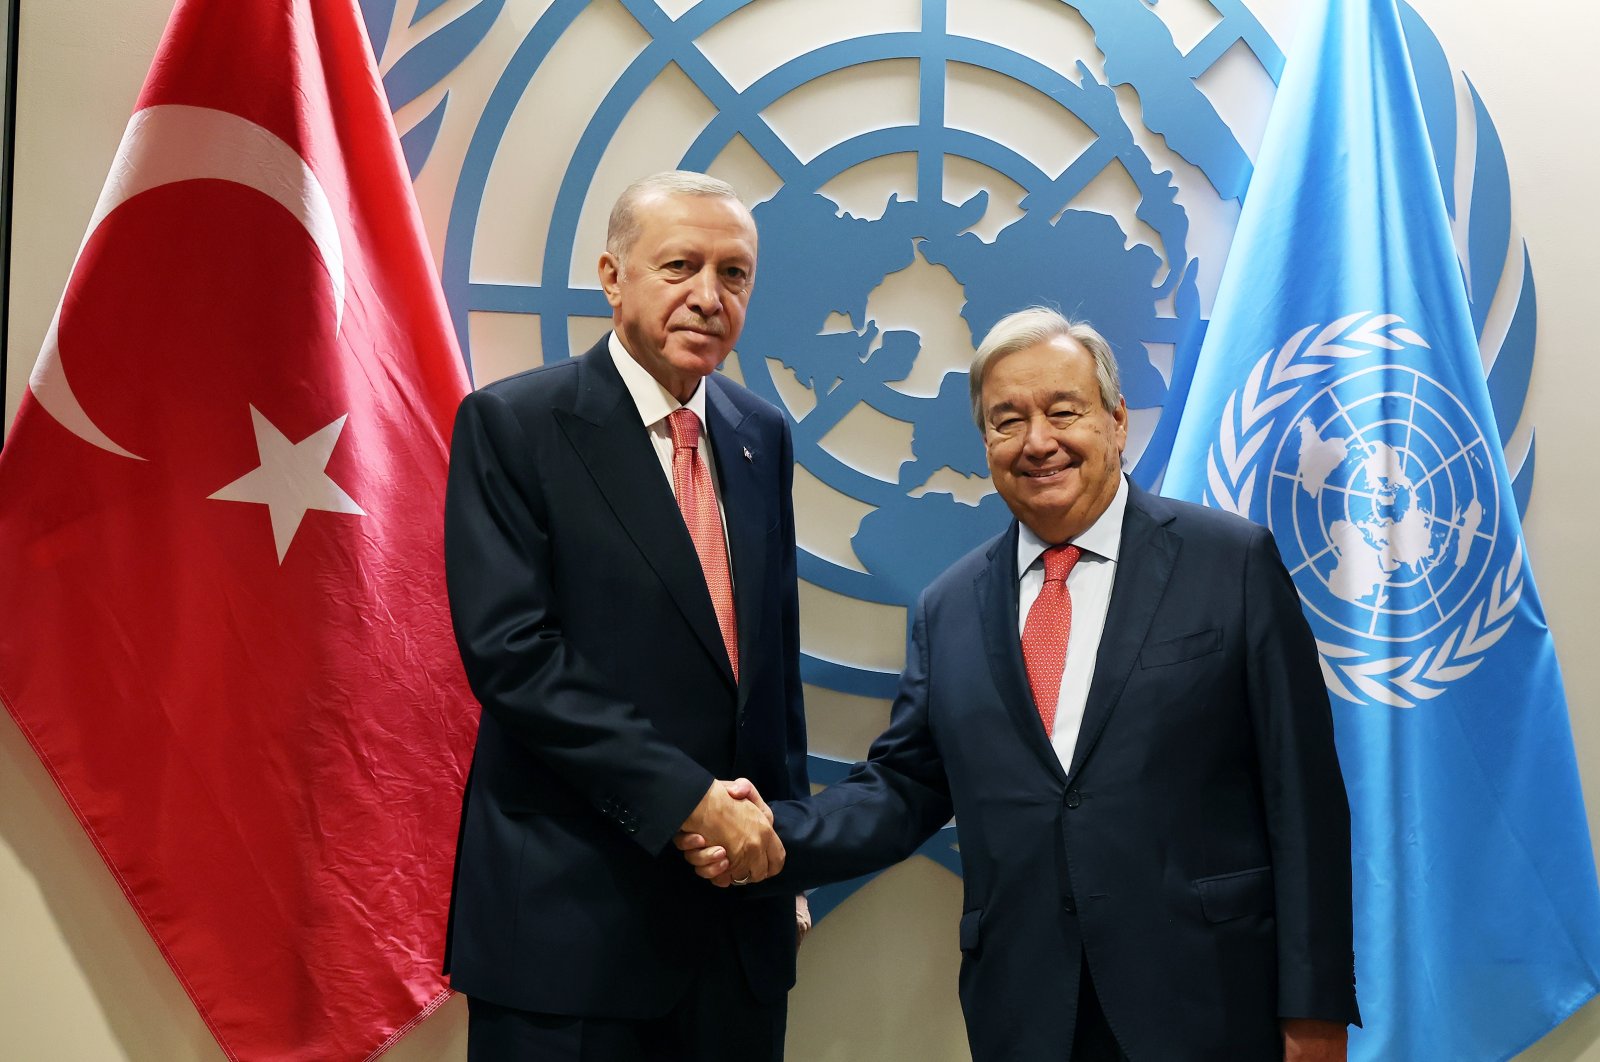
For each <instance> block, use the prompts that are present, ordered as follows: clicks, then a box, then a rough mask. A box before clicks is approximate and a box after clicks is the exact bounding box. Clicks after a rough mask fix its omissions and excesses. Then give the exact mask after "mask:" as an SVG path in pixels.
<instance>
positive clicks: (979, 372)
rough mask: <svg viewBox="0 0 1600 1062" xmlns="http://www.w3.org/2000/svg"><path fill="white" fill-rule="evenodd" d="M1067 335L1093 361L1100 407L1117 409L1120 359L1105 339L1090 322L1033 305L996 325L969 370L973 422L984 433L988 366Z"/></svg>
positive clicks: (1119, 386) (980, 347)
mask: <svg viewBox="0 0 1600 1062" xmlns="http://www.w3.org/2000/svg"><path fill="white" fill-rule="evenodd" d="M1062 336H1065V337H1066V338H1068V339H1071V340H1073V341H1074V342H1076V343H1077V344H1078V345H1079V346H1081V347H1082V348H1083V349H1084V350H1086V351H1088V352H1089V356H1090V357H1092V358H1093V359H1094V375H1095V380H1096V381H1097V382H1098V383H1099V384H1100V404H1101V405H1103V406H1105V408H1106V409H1115V408H1116V406H1117V402H1118V401H1119V400H1120V399H1121V398H1122V381H1121V378H1120V376H1119V374H1118V373H1117V356H1116V355H1115V354H1113V353H1112V352H1111V344H1110V343H1107V342H1106V337H1105V336H1103V335H1101V334H1100V333H1099V332H1097V331H1095V328H1094V326H1093V325H1091V324H1090V323H1089V322H1087V321H1075V320H1072V319H1071V318H1068V317H1065V316H1063V315H1062V314H1061V313H1059V312H1058V311H1056V310H1052V309H1050V308H1049V307H1048V306H1030V307H1028V308H1027V309H1026V310H1018V311H1017V312H1016V313H1010V314H1007V315H1006V316H1004V317H1002V318H1000V320H999V321H996V322H995V326H994V327H993V328H991V329H989V334H988V335H986V336H984V337H983V342H982V343H979V344H978V352H977V353H976V354H974V355H973V356H972V365H971V366H970V367H969V368H968V370H967V377H968V384H969V385H970V386H971V388H972V420H973V422H974V423H976V424H977V425H978V430H979V431H980V432H981V431H983V430H984V429H985V428H986V427H987V426H988V425H986V424H985V423H984V421H983V377H984V374H985V373H987V372H988V371H989V366H990V365H991V364H993V363H994V361H995V360H996V359H998V358H1003V357H1005V356H1006V355H1007V354H1015V353H1016V352H1017V351H1019V350H1026V349H1027V348H1029V347H1034V346H1038V345H1039V344H1040V343H1048V342H1050V341H1051V340H1052V339H1059V338H1061V337H1062Z"/></svg>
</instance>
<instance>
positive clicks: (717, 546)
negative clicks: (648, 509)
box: [667, 409, 739, 682]
mask: <svg viewBox="0 0 1600 1062" xmlns="http://www.w3.org/2000/svg"><path fill="white" fill-rule="evenodd" d="M667 427H668V428H670V429H671V430H672V489H673V492H674V493H676V494H677V496H678V508H679V509H681V510H683V522H684V523H685V524H686V525H688V528H689V537H690V538H691V539H693V540H694V551H695V552H696V553H698V554H699V555H700V567H701V569H702V570H703V571H704V572H705V576H706V588H707V589H708V590H710V591H711V607H712V608H714V609H716V612H717V626H718V627H721V628H722V644H723V645H725V646H727V648H728V663H729V664H731V665H732V666H733V680H734V681H735V682H738V681H739V628H738V626H737V624H736V623H735V619H734V614H733V577H732V576H731V575H729V573H728V544H727V541H726V539H725V538H724V537H723V534H722V516H721V514H720V513H719V512H718V510H717V494H716V491H715V490H713V489H712V487H711V475H710V473H709V472H707V471H706V465H705V462H704V461H702V460H700V418H699V417H697V416H695V415H694V411H693V410H691V409H675V410H673V411H672V412H671V413H669V414H667Z"/></svg>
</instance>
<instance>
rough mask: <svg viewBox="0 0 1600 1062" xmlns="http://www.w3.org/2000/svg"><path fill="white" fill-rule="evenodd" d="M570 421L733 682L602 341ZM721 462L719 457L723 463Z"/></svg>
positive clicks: (694, 568)
mask: <svg viewBox="0 0 1600 1062" xmlns="http://www.w3.org/2000/svg"><path fill="white" fill-rule="evenodd" d="M578 371H579V378H578V398H577V401H576V402H575V403H574V405H573V410H572V415H571V416H563V415H561V414H560V413H558V414H557V419H558V420H559V422H560V424H561V428H562V430H563V431H564V432H565V433H566V436H567V439H568V441H569V442H571V443H572V447H573V449H574V450H576V451H577V453H578V456H579V458H580V459H581V460H582V461H583V463H584V465H585V466H586V467H587V468H588V469H589V474H590V475H591V476H593V477H594V481H595V485H596V486H597V487H599V489H600V493H601V495H602V496H603V497H604V498H605V500H606V504H607V505H609V506H610V507H611V511H612V513H613V514H614V515H615V516H616V518H617V522H618V523H619V524H621V525H622V528H623V530H624V531H626V532H627V534H628V537H629V538H631V539H632V540H633V543H634V545H635V546H637V547H638V550H639V552H640V553H641V554H643V555H644V559H645V561H646V562H647V563H648V564H649V565H650V567H651V568H652V569H654V571H655V573H656V575H657V577H659V578H660V580H661V582H662V585H663V586H665V587H666V590H667V593H668V595H669V596H670V597H671V598H672V600H673V602H674V603H675V604H676V605H677V606H678V610H679V611H680V612H682V613H683V618H684V620H685V621H686V622H687V623H688V624H689V627H690V629H692V630H693V631H694V632H695V634H696V636H697V637H698V638H699V639H700V642H701V643H702V644H703V645H704V646H705V648H706V652H707V653H709V654H710V655H711V657H712V659H713V660H715V661H720V664H721V668H722V671H723V673H724V675H726V676H727V679H728V681H729V683H732V682H733V673H732V671H731V670H730V669H729V667H728V654H727V650H726V649H725V648H724V647H723V644H722V633H721V631H720V629H719V628H718V627H717V615H716V612H715V611H714V610H713V609H712V607H711V594H710V592H709V591H708V590H707V589H706V580H705V574H704V573H703V572H702V571H701V570H700V558H699V556H698V555H697V554H696V553H695V550H694V542H693V541H692V540H691V539H690V538H689V529H688V528H687V527H686V526H684V522H683V515H682V513H680V512H679V511H678V503H677V501H676V500H675V499H674V498H673V496H672V488H671V487H670V486H669V485H668V483H667V479H666V477H665V476H663V475H662V474H661V461H660V459H659V458H658V457H657V456H656V451H655V449H654V447H653V446H652V445H651V443H650V437H649V433H648V432H646V431H645V428H644V425H643V424H641V423H639V411H638V409H637V407H635V406H634V404H633V402H632V400H631V399H630V398H629V396H628V389H627V387H626V386H625V385H624V384H623V382H622V377H621V376H619V375H617V367H616V366H615V365H613V364H612V362H611V353H610V351H609V350H608V349H607V341H606V340H604V339H602V340H601V341H600V342H599V343H598V344H596V345H595V346H594V347H593V348H591V349H590V350H589V352H588V353H586V354H584V355H583V357H582V358H581V359H580V364H579V370H578ZM719 460H720V458H719Z"/></svg>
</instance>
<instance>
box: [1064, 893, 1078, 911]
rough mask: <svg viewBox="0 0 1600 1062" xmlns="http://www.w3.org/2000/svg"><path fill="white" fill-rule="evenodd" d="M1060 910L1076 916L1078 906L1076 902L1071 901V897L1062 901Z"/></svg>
mask: <svg viewBox="0 0 1600 1062" xmlns="http://www.w3.org/2000/svg"><path fill="white" fill-rule="evenodd" d="M1061 909H1062V910H1064V911H1066V912H1067V914H1077V913H1078V904H1077V902H1076V901H1075V900H1073V898H1072V897H1071V896H1068V897H1067V898H1066V899H1065V900H1063V901H1062V903H1061Z"/></svg>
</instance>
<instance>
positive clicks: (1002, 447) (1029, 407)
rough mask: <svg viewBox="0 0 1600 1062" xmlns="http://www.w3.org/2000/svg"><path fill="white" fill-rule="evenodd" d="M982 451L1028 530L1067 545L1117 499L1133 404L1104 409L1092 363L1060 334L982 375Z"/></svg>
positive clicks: (1003, 494) (998, 485)
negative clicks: (1129, 409) (1129, 416)
mask: <svg viewBox="0 0 1600 1062" xmlns="http://www.w3.org/2000/svg"><path fill="white" fill-rule="evenodd" d="M982 409H983V419H984V430H983V439H984V446H985V448H986V449H987V450H988V454H989V475H990V477H991V478H992V479H993V480H994V486H995V489H996V490H998V491H999V492H1000V497H1002V498H1004V499H1005V503H1006V505H1007V506H1009V507H1010V509H1011V511H1012V512H1013V513H1014V514H1015V515H1016V517H1017V519H1018V520H1020V521H1022V523H1024V524H1025V525H1027V527H1028V529H1029V530H1030V531H1032V532H1033V533H1034V534H1036V535H1038V536H1039V537H1040V538H1041V539H1043V540H1044V541H1046V542H1050V543H1060V542H1064V541H1066V540H1067V539H1069V538H1072V537H1073V536H1074V535H1077V534H1080V533H1082V532H1083V531H1084V530H1085V529H1086V528H1088V527H1089V525H1091V524H1093V523H1094V522H1095V520H1097V519H1098V518H1099V516H1100V514H1101V513H1103V512H1105V511H1106V507H1107V506H1109V505H1110V504H1111V499H1113V498H1115V497H1116V495H1117V486H1118V478H1119V477H1120V476H1121V475H1122V449H1123V447H1124V446H1126V445H1127V443H1128V405H1127V403H1126V402H1124V401H1123V400H1122V399H1121V398H1120V397H1119V398H1118V399H1117V405H1116V408H1115V409H1107V408H1106V407H1105V403H1104V402H1103V401H1102V399H1101V397H1100V384H1099V381H1098V380H1097V379H1096V378H1095V365H1094V358H1093V357H1091V356H1090V354H1089V352H1088V351H1087V350H1085V349H1084V348H1083V347H1082V346H1081V345H1079V344H1078V343H1077V341H1075V340H1073V339H1071V338H1069V337H1067V336H1057V337H1056V338H1054V339H1051V340H1049V341H1047V342H1044V343H1038V344H1035V345H1034V346H1031V347H1024V348H1023V349H1022V350H1019V351H1015V352H1014V353H1011V354H1006V355H1003V356H1002V357H1000V358H998V359H997V360H995V361H994V362H992V363H991V364H990V365H989V367H988V370H987V372H985V374H984V377H983V394H982Z"/></svg>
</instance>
